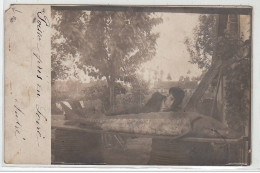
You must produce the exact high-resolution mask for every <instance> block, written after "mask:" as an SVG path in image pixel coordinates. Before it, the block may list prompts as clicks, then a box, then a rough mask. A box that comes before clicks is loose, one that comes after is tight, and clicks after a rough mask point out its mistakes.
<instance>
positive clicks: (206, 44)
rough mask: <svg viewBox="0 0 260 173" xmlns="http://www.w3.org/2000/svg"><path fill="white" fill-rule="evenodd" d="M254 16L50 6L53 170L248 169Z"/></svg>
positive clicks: (244, 11)
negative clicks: (97, 167) (136, 167)
mask: <svg viewBox="0 0 260 173" xmlns="http://www.w3.org/2000/svg"><path fill="white" fill-rule="evenodd" d="M251 13H252V9H251V8H249V7H240V8H230V7H228V8H216V7H112V6H110V7H105V6H99V7H97V6H62V7H61V6H53V7H52V10H51V14H52V38H51V48H52V56H51V75H52V76H51V77H52V81H51V114H52V115H51V116H52V120H51V121H52V122H51V123H52V129H51V130H52V131H51V133H52V138H51V150H52V158H51V159H52V164H87V165H89V164H91V165H97V164H98V165H100V164H101V165H250V162H251V161H250V159H251V145H250V141H251V131H250V129H251V127H250V121H251Z"/></svg>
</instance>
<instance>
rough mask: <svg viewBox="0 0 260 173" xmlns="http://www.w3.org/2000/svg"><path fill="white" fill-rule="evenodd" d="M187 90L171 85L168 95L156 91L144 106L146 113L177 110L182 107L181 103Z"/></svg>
mask: <svg viewBox="0 0 260 173" xmlns="http://www.w3.org/2000/svg"><path fill="white" fill-rule="evenodd" d="M184 96H185V92H184V91H183V90H182V89H181V88H179V87H171V88H170V89H169V94H168V95H167V96H165V95H162V94H161V93H159V92H155V93H154V94H153V95H152V97H151V98H150V99H149V100H148V102H147V103H146V104H145V106H144V107H143V111H142V112H145V113H148V112H170V111H173V112H176V111H179V110H180V109H181V103H182V101H183V98H184Z"/></svg>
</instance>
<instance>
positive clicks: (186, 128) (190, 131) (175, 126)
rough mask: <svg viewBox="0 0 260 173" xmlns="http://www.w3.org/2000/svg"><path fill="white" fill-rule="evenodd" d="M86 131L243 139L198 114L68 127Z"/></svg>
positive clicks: (94, 120)
mask: <svg viewBox="0 0 260 173" xmlns="http://www.w3.org/2000/svg"><path fill="white" fill-rule="evenodd" d="M66 124H67V125H74V126H78V127H82V128H87V127H89V126H91V127H94V128H98V129H101V130H104V131H113V132H122V133H131V134H132V133H134V134H141V135H166V136H176V137H181V136H184V135H192V136H196V137H215V138H239V137H240V136H239V134H237V133H236V132H235V131H233V130H232V129H230V128H228V127H227V126H226V125H224V124H223V123H221V122H219V121H217V120H215V119H214V118H211V117H208V116H204V115H201V114H198V113H196V112H153V113H140V114H126V115H116V116H103V117H91V118H84V119H82V118H76V119H73V120H70V121H68V122H67V123H66Z"/></svg>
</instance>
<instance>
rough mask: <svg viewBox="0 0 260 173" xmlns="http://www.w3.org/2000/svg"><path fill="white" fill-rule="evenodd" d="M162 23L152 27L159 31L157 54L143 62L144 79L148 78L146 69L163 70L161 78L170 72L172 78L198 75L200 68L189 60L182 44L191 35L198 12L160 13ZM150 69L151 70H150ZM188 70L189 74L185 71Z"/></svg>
mask: <svg viewBox="0 0 260 173" xmlns="http://www.w3.org/2000/svg"><path fill="white" fill-rule="evenodd" d="M158 15H160V16H161V17H162V19H163V23H162V24H160V25H157V26H156V27H155V28H154V32H159V33H160V37H159V38H158V40H157V54H156V56H155V57H154V58H153V59H152V60H151V61H149V62H147V63H145V64H143V68H144V69H145V72H144V74H143V76H144V78H145V79H148V72H147V71H148V69H153V70H156V69H157V70H159V71H160V70H163V71H164V76H163V79H164V80H166V77H167V74H168V73H170V74H171V77H172V80H174V81H176V80H179V77H180V76H189V77H193V76H199V75H200V74H201V70H200V69H198V66H197V65H196V64H191V63H190V62H189V60H190V55H189V53H188V51H187V49H186V46H185V44H184V41H185V38H186V37H192V36H193V28H194V27H195V26H196V25H197V24H198V17H199V14H194V13H160V14H158ZM150 71H151V70H150ZM188 71H190V74H187V72H188Z"/></svg>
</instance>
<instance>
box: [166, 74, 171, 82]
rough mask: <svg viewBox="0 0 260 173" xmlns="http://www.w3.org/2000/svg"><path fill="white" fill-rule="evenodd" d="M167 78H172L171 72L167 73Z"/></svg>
mask: <svg viewBox="0 0 260 173" xmlns="http://www.w3.org/2000/svg"><path fill="white" fill-rule="evenodd" d="M167 80H169V81H170V80H172V76H171V74H170V73H168V75H167Z"/></svg>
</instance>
